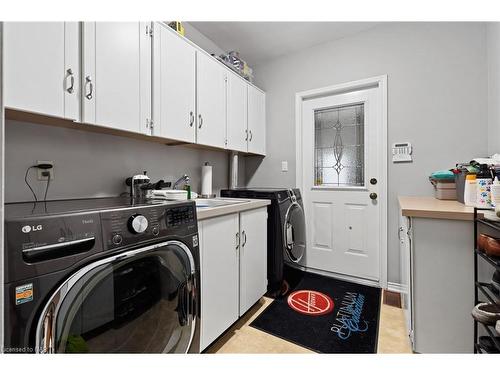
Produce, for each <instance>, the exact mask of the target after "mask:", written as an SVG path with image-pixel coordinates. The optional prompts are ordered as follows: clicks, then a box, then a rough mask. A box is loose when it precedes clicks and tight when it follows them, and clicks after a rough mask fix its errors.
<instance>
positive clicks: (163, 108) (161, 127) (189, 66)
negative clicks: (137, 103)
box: [153, 23, 196, 143]
mask: <svg viewBox="0 0 500 375" xmlns="http://www.w3.org/2000/svg"><path fill="white" fill-rule="evenodd" d="M154 27H155V30H154V34H153V38H154V47H153V75H154V81H153V90H154V95H153V111H154V113H153V121H154V128H153V130H154V131H153V135H159V136H161V137H165V138H169V139H175V140H177V141H183V142H189V143H195V142H196V124H195V116H196V113H195V111H196V65H195V64H196V50H195V48H194V47H193V46H192V45H190V44H189V43H187V42H186V41H185V40H183V39H182V38H181V37H180V36H179V35H175V34H174V31H172V30H171V29H170V28H169V27H168V26H163V25H159V24H158V23H155V26H154Z"/></svg>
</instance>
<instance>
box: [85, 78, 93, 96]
mask: <svg viewBox="0 0 500 375" xmlns="http://www.w3.org/2000/svg"><path fill="white" fill-rule="evenodd" d="M87 84H88V87H89V93H88V94H87V95H85V97H86V98H87V99H88V100H91V99H92V95H93V94H94V85H93V84H92V77H91V76H87V77H85V85H87Z"/></svg>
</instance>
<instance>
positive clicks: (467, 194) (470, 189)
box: [464, 174, 477, 206]
mask: <svg viewBox="0 0 500 375" xmlns="http://www.w3.org/2000/svg"><path fill="white" fill-rule="evenodd" d="M476 196H477V179H476V175H475V174H468V175H467V176H465V187H464V204H465V205H466V206H475V205H476V198H477V197H476Z"/></svg>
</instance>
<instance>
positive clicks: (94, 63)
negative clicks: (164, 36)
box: [82, 22, 151, 134]
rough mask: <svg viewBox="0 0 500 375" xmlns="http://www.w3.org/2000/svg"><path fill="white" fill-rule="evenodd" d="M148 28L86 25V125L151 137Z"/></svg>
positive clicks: (142, 24)
mask: <svg viewBox="0 0 500 375" xmlns="http://www.w3.org/2000/svg"><path fill="white" fill-rule="evenodd" d="M148 25H150V23H147V22H85V23H84V31H83V72H84V73H83V79H82V85H83V86H84V95H85V96H84V98H83V121H84V122H87V123H91V124H97V125H101V126H106V127H110V128H115V129H120V130H127V131H130V132H136V133H144V134H150V127H149V122H148V121H149V120H150V119H151V38H150V36H149V34H148V33H147V29H146V27H147V26H148Z"/></svg>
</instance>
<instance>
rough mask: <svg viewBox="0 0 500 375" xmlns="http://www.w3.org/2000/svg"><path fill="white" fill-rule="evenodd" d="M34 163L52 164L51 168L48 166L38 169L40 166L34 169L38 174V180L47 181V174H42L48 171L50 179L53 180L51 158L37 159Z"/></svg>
mask: <svg viewBox="0 0 500 375" xmlns="http://www.w3.org/2000/svg"><path fill="white" fill-rule="evenodd" d="M36 164H52V168H50V169H40V168H37V169H36V171H37V176H38V181H47V180H48V179H49V176H44V175H43V173H44V172H48V173H49V175H50V181H53V180H54V168H55V165H54V162H53V161H51V160H37V161H36Z"/></svg>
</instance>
